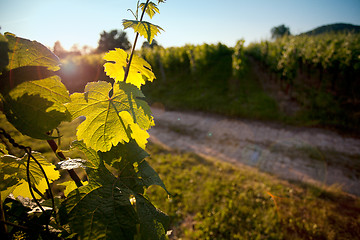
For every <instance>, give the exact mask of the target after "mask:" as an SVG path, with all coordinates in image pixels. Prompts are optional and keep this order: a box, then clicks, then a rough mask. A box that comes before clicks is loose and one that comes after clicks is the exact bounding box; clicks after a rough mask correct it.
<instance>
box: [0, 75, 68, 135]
mask: <svg viewBox="0 0 360 240" xmlns="http://www.w3.org/2000/svg"><path fill="white" fill-rule="evenodd" d="M3 97H4V98H3V105H4V113H5V114H6V117H7V119H8V121H9V122H10V123H12V124H13V125H14V126H15V127H16V128H17V129H18V130H19V131H20V132H21V133H23V134H26V135H28V136H30V137H33V138H37V139H50V138H51V137H49V136H48V135H47V134H46V133H47V132H48V131H50V130H52V129H54V128H56V127H57V126H58V125H59V124H60V123H61V122H62V121H68V120H70V118H69V117H70V116H69V113H68V111H67V108H66V107H65V105H64V104H65V103H67V102H69V101H70V97H69V93H68V92H67V90H66V88H65V86H64V85H63V84H62V83H61V82H60V80H59V77H58V76H52V77H49V78H46V79H41V80H35V81H27V82H23V83H21V84H19V85H18V86H16V87H15V88H14V89H12V90H11V91H10V92H8V93H7V94H4V95H3Z"/></svg>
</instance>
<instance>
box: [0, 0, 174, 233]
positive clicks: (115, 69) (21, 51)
mask: <svg viewBox="0 0 360 240" xmlns="http://www.w3.org/2000/svg"><path fill="white" fill-rule="evenodd" d="M163 2H164V0H159V1H157V4H156V3H154V2H151V1H149V0H147V1H146V2H145V3H141V4H140V3H139V2H138V4H137V8H136V15H135V14H134V16H135V20H123V25H124V28H132V29H133V30H134V32H135V34H136V35H135V42H134V44H133V48H132V51H131V53H130V54H128V53H127V52H125V51H124V50H122V49H114V50H111V51H109V52H108V53H106V54H105V56H104V59H105V60H106V61H107V62H106V63H105V65H104V69H105V73H106V75H108V76H109V77H111V78H113V79H114V82H113V83H109V82H104V81H98V82H91V83H88V84H87V86H86V87H85V90H84V92H83V93H73V94H71V95H69V93H68V90H67V89H66V87H65V86H64V85H63V84H62V82H61V79H60V77H59V76H58V75H57V71H58V70H59V68H60V67H59V59H58V58H57V57H56V56H55V55H54V54H53V53H52V52H51V51H50V50H48V49H47V48H46V47H44V46H43V45H42V44H40V43H38V42H36V41H30V40H27V39H23V38H20V37H17V36H15V35H13V34H10V33H5V34H4V35H0V43H1V44H0V46H1V49H0V50H1V51H0V54H1V61H0V70H1V75H0V81H1V87H0V94H1V95H0V97H1V98H0V99H1V108H0V109H1V110H2V111H3V113H4V114H5V116H6V118H7V120H8V122H10V123H11V124H12V125H13V126H14V127H15V128H16V129H17V130H18V131H19V132H21V133H22V134H24V135H27V136H29V137H31V138H34V139H41V140H44V141H47V143H48V144H49V146H50V147H51V149H52V151H53V152H54V153H55V155H56V157H57V158H58V159H59V160H60V162H58V163H57V164H56V166H55V165H54V164H53V163H51V162H49V161H48V160H46V159H45V158H44V157H43V156H42V155H41V154H40V153H37V152H33V151H32V150H31V148H29V147H25V146H23V145H21V144H18V143H16V141H15V140H14V139H13V138H12V137H11V136H10V135H9V134H8V133H7V132H6V131H5V130H4V129H2V128H1V129H0V134H1V135H3V136H4V137H5V138H6V139H7V140H8V142H10V143H11V144H12V145H13V147H16V148H20V149H21V150H23V151H25V155H24V156H23V157H17V156H14V155H11V154H10V152H9V151H8V150H10V149H7V145H6V144H5V142H4V143H1V142H0V150H1V151H0V180H1V181H2V182H3V183H4V184H2V187H1V189H0V190H1V206H2V207H1V210H2V211H1V214H0V217H1V219H0V221H1V224H0V225H1V230H2V234H3V236H4V237H5V238H11V237H14V236H15V235H17V234H20V233H21V232H25V235H26V236H27V237H30V236H31V237H34V238H39V237H40V236H41V237H42V238H54V239H55V238H59V239H64V238H73V237H77V238H80V239H134V238H136V239H166V238H167V235H166V232H167V230H168V229H169V219H168V216H167V215H166V214H165V213H163V212H161V211H160V210H158V209H157V208H156V207H155V206H154V205H153V204H152V203H151V202H150V201H149V199H148V197H147V196H146V195H145V190H146V189H147V188H148V187H149V186H151V185H159V186H161V187H162V188H163V189H164V190H165V191H166V192H167V190H166V188H165V185H164V184H163V182H162V181H161V179H160V178H159V176H158V174H157V173H156V172H155V170H154V169H153V168H152V167H151V166H150V165H149V164H148V162H147V160H146V159H145V158H146V157H148V153H147V152H146V151H145V148H146V143H147V138H148V137H149V134H148V133H147V130H148V129H149V128H151V127H152V126H153V125H154V120H153V117H152V115H151V110H150V107H149V106H148V104H147V102H146V101H144V100H143V98H144V95H143V93H142V91H141V87H142V85H144V84H146V82H147V81H150V82H151V81H153V80H154V79H155V75H154V73H153V72H152V70H151V66H150V65H149V64H148V63H147V62H146V61H145V60H144V59H142V58H140V57H138V56H137V55H135V46H136V43H137V40H138V37H139V35H141V36H143V37H145V38H147V40H148V41H149V42H150V43H151V41H152V40H153V38H154V36H156V35H157V34H158V33H159V32H160V31H161V30H162V28H161V27H159V26H157V25H154V24H151V23H149V22H146V21H144V20H143V18H144V16H145V14H147V15H148V16H149V17H150V18H152V17H153V16H154V14H155V13H160V11H159V8H158V5H159V4H160V3H163ZM139 11H141V17H140V18H138V13H139ZM133 13H134V12H133ZM78 117H84V119H85V120H84V121H83V122H81V123H80V124H79V126H78V128H77V132H76V136H77V140H76V141H74V142H73V143H72V148H75V149H78V150H79V151H80V152H82V153H83V154H84V156H85V159H70V158H68V157H66V154H65V153H64V152H62V151H61V150H60V144H57V143H56V142H55V140H56V139H60V138H61V134H60V133H59V132H58V134H57V136H53V135H52V134H51V133H52V132H53V130H54V129H57V127H58V126H59V125H60V124H61V123H62V122H68V121H73V120H75V119H77V118H78ZM59 143H60V141H59ZM30 160H32V161H34V162H35V163H36V165H34V164H31V161H30ZM79 167H81V168H83V169H84V170H85V172H86V180H84V179H82V180H84V182H82V181H81V179H80V177H79V176H78V175H77V174H76V172H75V171H74V169H76V168H79ZM110 169H111V171H110ZM61 170H67V172H68V173H69V175H70V176H71V178H72V180H71V181H67V182H64V183H62V184H63V185H64V186H66V194H65V196H64V198H62V199H61V200H60V203H58V204H56V203H55V197H54V196H53V193H52V191H51V187H50V185H51V183H52V182H54V181H55V180H58V179H59V177H60V171H61ZM114 170H115V171H114ZM44 183H46V184H44ZM25 185H26V186H27V187H26V188H25V187H24V186H25ZM27 192H29V194H28V193H27ZM45 192H46V193H48V194H44V193H45ZM9 195H10V197H9ZM20 195H21V196H22V197H29V198H30V199H32V201H34V202H35V204H36V205H37V206H38V207H39V209H40V210H41V212H42V214H43V215H44V216H45V218H46V219H47V220H46V221H45V222H42V224H43V225H44V226H45V230H39V231H35V232H34V231H31V230H30V228H29V227H28V226H27V225H26V226H25V225H21V224H23V222H22V221H20V220H16V219H15V220H14V222H9V221H7V218H8V216H7V213H6V211H4V209H5V208H4V207H5V205H6V204H7V203H8V202H9V201H10V202H11V201H17V200H16V198H17V197H18V196H20ZM47 199H49V200H50V201H51V207H50V208H47V207H45V206H44V205H43V204H44V203H43V201H44V200H47ZM40 200H41V201H40ZM48 209H49V210H50V211H49V210H48ZM29 214H31V213H28V217H29V219H32V218H31V216H30V215H29ZM27 222H29V223H26V224H30V225H31V224H32V223H31V221H30V220H29V221H27ZM49 225H51V226H52V229H54V230H55V231H54V230H49V229H50V228H49Z"/></svg>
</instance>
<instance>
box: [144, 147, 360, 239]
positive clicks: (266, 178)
mask: <svg viewBox="0 0 360 240" xmlns="http://www.w3.org/2000/svg"><path fill="white" fill-rule="evenodd" d="M149 149H150V153H151V159H150V161H149V162H150V164H151V165H152V166H153V167H154V168H155V170H156V171H157V172H159V174H160V176H161V178H162V179H163V181H164V182H165V185H166V186H167V188H168V190H169V191H170V192H171V193H172V196H170V198H167V195H166V193H165V191H163V190H162V189H161V188H160V187H151V189H150V190H149V191H148V192H147V193H148V195H149V197H150V199H151V201H153V202H155V203H156V205H157V207H159V208H160V209H162V210H164V211H165V212H167V213H168V214H169V215H170V216H171V219H172V226H173V237H174V238H181V239H357V238H358V237H359V236H360V215H359V214H358V213H359V212H360V200H359V198H354V197H350V196H347V195H345V194H343V193H342V192H341V191H340V190H336V189H335V190H331V189H330V190H326V189H321V188H318V187H315V186H312V185H306V184H301V183H289V182H286V181H281V180H279V179H277V178H275V177H272V176H270V175H268V174H264V173H260V172H258V171H257V170H254V169H252V168H249V167H244V166H233V165H231V164H228V163H222V162H219V161H217V160H209V159H204V158H201V157H199V156H197V155H194V154H189V153H179V152H169V151H166V150H164V149H161V148H159V147H158V146H155V145H150V147H149Z"/></svg>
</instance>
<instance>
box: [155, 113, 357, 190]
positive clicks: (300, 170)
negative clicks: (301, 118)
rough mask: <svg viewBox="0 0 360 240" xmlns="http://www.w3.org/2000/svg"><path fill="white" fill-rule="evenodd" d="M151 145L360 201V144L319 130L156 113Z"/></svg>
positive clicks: (213, 117) (195, 115) (182, 114)
mask: <svg viewBox="0 0 360 240" xmlns="http://www.w3.org/2000/svg"><path fill="white" fill-rule="evenodd" d="M152 111H153V114H154V118H155V124H156V126H155V127H153V128H152V129H151V130H150V131H149V133H150V140H151V141H153V142H155V143H158V144H161V145H163V146H165V147H168V148H175V149H179V150H183V151H191V152H195V153H197V154H199V155H202V156H207V157H216V158H218V159H220V160H223V161H227V162H232V163H236V164H247V165H250V166H254V167H257V168H259V169H260V170H262V171H265V172H269V173H272V174H275V175H277V176H279V177H281V178H284V179H292V180H300V181H305V182H310V183H315V184H326V185H333V184H337V185H340V186H341V188H342V189H343V190H345V191H347V192H349V193H351V194H355V195H358V196H360V139H355V138H349V137H343V136H341V135H339V134H337V133H334V132H330V131H326V130H322V129H314V128H300V127H288V126H286V127H284V126H281V125H278V124H272V123H263V122H256V121H247V120H239V119H230V118H226V117H222V116H217V115H210V114H204V113H184V112H176V111H164V110H162V109H158V108H154V109H152Z"/></svg>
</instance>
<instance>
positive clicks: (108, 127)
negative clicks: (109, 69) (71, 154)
mask: <svg viewBox="0 0 360 240" xmlns="http://www.w3.org/2000/svg"><path fill="white" fill-rule="evenodd" d="M110 90H111V93H112V95H111V96H109V93H110ZM142 96H143V94H142V93H141V91H140V90H139V89H137V88H136V87H134V86H132V85H131V84H126V83H118V84H114V87H113V89H112V88H111V84H110V83H107V82H101V81H100V82H95V83H88V84H87V85H86V87H85V93H74V94H72V95H71V100H72V102H71V103H70V104H69V105H68V106H67V107H68V109H69V111H70V113H71V115H72V118H73V119H75V118H77V117H80V116H85V117H86V120H85V121H83V122H82V123H81V124H80V125H79V126H78V128H77V133H76V135H77V138H78V140H83V141H84V143H85V144H86V146H87V147H90V148H92V149H94V150H95V151H102V152H106V151H109V150H110V149H111V147H112V146H116V145H117V144H118V143H124V142H129V140H130V139H131V138H133V139H135V140H136V141H137V142H139V143H144V142H146V141H147V140H146V139H147V138H148V137H149V134H148V133H147V132H146V130H147V129H149V128H150V127H151V126H153V125H154V121H153V118H152V116H151V112H150V108H149V107H148V105H147V103H146V102H145V101H143V100H140V99H138V98H137V97H142ZM137 124H138V125H139V126H137Z"/></svg>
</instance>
